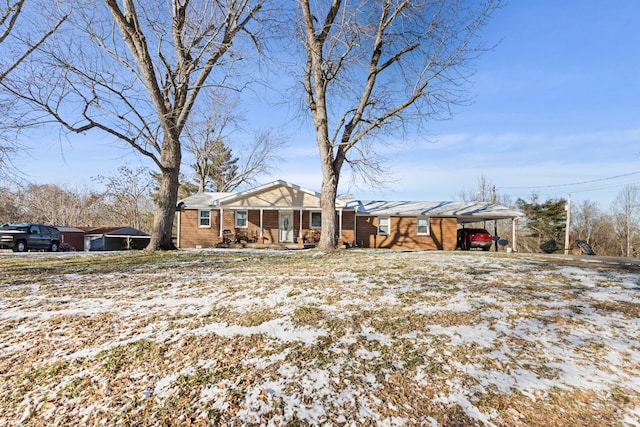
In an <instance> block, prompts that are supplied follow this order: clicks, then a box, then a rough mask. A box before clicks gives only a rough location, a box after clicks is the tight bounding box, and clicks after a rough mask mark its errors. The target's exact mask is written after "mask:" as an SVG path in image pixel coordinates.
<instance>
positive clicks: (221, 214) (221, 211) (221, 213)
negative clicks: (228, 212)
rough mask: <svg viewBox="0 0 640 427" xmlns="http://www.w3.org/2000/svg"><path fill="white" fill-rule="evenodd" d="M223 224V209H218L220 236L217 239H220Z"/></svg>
mask: <svg viewBox="0 0 640 427" xmlns="http://www.w3.org/2000/svg"><path fill="white" fill-rule="evenodd" d="M223 222H224V209H222V208H220V236H219V237H222V230H223V225H222V223H223Z"/></svg>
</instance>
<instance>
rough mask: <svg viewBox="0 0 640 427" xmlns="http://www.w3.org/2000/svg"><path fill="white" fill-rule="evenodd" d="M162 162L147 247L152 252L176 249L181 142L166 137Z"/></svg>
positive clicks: (163, 144)
mask: <svg viewBox="0 0 640 427" xmlns="http://www.w3.org/2000/svg"><path fill="white" fill-rule="evenodd" d="M161 160H162V168H161V175H160V189H159V190H158V197H157V198H156V200H155V205H156V207H155V212H154V215H153V230H152V232H151V241H150V242H149V246H147V250H151V251H155V250H172V249H176V246H175V245H174V244H173V240H172V239H171V237H172V231H173V219H174V217H175V213H176V204H177V202H178V185H179V175H180V162H181V160H182V154H181V149H180V141H179V140H173V139H172V138H171V137H170V136H165V138H164V141H163V143H162V157H161Z"/></svg>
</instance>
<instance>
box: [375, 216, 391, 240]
mask: <svg viewBox="0 0 640 427" xmlns="http://www.w3.org/2000/svg"><path fill="white" fill-rule="evenodd" d="M377 218H378V227H377V231H376V234H377V235H378V236H388V235H389V234H391V217H390V216H379V217H377ZM383 219H386V220H387V231H386V233H385V232H381V231H380V225H381V224H380V222H381V221H382V220H383Z"/></svg>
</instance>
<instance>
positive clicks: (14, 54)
mask: <svg viewBox="0 0 640 427" xmlns="http://www.w3.org/2000/svg"><path fill="white" fill-rule="evenodd" d="M33 3H34V2H33V1H29V2H28V3H27V1H26V0H2V1H1V2H0V50H1V52H2V55H0V83H2V82H3V81H4V80H5V78H6V77H7V76H8V75H9V74H10V73H11V72H12V71H13V70H15V69H16V68H17V67H18V66H19V65H20V64H22V63H23V62H24V61H25V60H26V59H27V58H28V57H29V55H31V54H32V53H33V52H34V51H35V50H36V49H37V48H38V47H39V46H40V45H42V44H43V43H44V42H45V41H46V40H47V39H48V38H49V37H50V36H51V35H52V34H53V33H54V32H55V31H56V30H57V29H58V27H60V25H61V24H62V23H63V22H64V21H65V20H66V19H67V15H63V16H62V17H60V18H59V19H57V20H56V21H55V22H53V23H52V24H51V25H50V26H49V27H48V28H47V29H45V30H44V31H43V32H34V31H33V26H32V25H31V24H32V22H30V18H32V17H33V16H34V14H35V15H37V16H39V17H40V18H42V15H40V14H41V13H42V10H40V11H39V12H37V11H36V10H29V8H28V7H27V6H29V5H31V4H33ZM39 13H40V14H39ZM14 105H15V99H13V97H9V98H5V97H3V99H1V100H0V110H1V114H2V115H3V120H2V125H0V178H8V177H9V169H11V168H9V166H10V165H11V159H12V157H13V156H14V155H15V154H16V153H17V152H18V151H19V150H20V149H22V146H21V144H19V143H18V140H17V131H19V129H20V128H21V127H23V126H24V125H25V123H24V122H22V121H20V120H19V118H20V116H17V117H14V116H12V114H11V113H12V111H13V108H14Z"/></svg>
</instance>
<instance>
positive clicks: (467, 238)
mask: <svg viewBox="0 0 640 427" xmlns="http://www.w3.org/2000/svg"><path fill="white" fill-rule="evenodd" d="M492 244H493V239H492V237H491V234H490V233H489V232H488V231H487V230H485V229H484V228H460V229H458V249H462V250H463V251H468V250H469V249H471V248H481V249H482V250H483V251H488V250H489V249H491V245H492Z"/></svg>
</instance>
